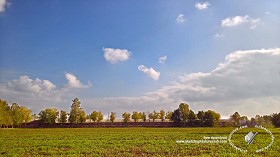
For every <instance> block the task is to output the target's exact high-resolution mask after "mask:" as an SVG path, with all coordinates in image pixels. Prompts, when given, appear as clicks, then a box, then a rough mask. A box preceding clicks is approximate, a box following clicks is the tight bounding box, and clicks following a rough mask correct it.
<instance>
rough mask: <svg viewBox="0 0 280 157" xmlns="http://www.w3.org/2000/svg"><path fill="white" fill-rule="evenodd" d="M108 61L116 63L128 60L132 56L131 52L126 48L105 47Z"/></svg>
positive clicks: (105, 56) (105, 55)
mask: <svg viewBox="0 0 280 157" xmlns="http://www.w3.org/2000/svg"><path fill="white" fill-rule="evenodd" d="M103 52H104V58H105V59H106V61H108V62H110V63H112V64H115V63H118V62H122V61H126V60H128V59H129V57H130V56H131V52H130V51H128V50H126V49H113V48H103Z"/></svg>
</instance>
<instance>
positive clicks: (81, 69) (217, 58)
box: [0, 0, 280, 116]
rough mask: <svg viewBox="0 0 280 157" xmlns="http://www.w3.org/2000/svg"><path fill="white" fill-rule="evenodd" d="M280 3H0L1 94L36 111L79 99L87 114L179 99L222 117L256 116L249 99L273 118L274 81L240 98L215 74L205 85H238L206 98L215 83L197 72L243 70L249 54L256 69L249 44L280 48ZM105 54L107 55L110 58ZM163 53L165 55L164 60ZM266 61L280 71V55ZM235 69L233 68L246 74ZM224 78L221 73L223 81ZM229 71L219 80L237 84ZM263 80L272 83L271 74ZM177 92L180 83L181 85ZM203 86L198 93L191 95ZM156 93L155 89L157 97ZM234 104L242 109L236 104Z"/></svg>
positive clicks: (166, 105)
mask: <svg viewBox="0 0 280 157" xmlns="http://www.w3.org/2000/svg"><path fill="white" fill-rule="evenodd" d="M279 3H280V2H279V1H277V0H270V1H261V0H258V1H255V0H254V1H253V0H245V1H235V2H232V1H208V2H207V1H167V0H166V1H162V0H160V1H159V0H158V1H131V0H122V1H87V0H85V1H74V0H71V1H63V0H53V1H36V0H28V1H12V0H0V83H1V86H2V87H3V88H2V91H0V95H1V98H2V99H7V100H8V101H9V102H18V103H19V104H22V105H26V106H28V107H30V108H31V109H32V110H33V111H34V112H35V113H36V112H39V111H40V110H42V109H44V108H45V107H57V108H59V109H65V110H69V107H70V104H71V100H72V99H73V98H74V97H79V98H80V99H81V100H82V103H83V104H82V105H83V106H84V108H85V109H87V110H88V111H87V112H90V111H91V110H93V109H96V110H101V111H103V112H109V111H116V112H118V113H119V114H120V113H121V112H123V111H125V110H127V111H133V110H141V111H149V110H150V111H152V110H159V109H161V108H162V109H165V110H174V109H175V108H176V107H177V106H178V103H179V102H180V101H185V102H188V103H189V104H190V106H191V108H193V109H194V110H195V111H197V110H207V109H215V110H218V112H220V113H221V114H222V115H223V116H228V115H229V114H230V113H231V112H232V113H233V112H234V111H235V110H238V111H240V112H241V114H245V115H249V116H253V115H254V114H255V113H250V112H248V111H246V109H244V108H240V105H241V104H243V103H246V104H248V102H250V103H249V104H250V105H251V106H253V105H255V104H256V103H257V104H258V105H260V107H259V108H256V109H255V112H256V113H257V112H260V113H259V114H270V113H271V112H273V111H275V106H276V108H277V109H278V110H279V109H280V107H279V106H280V103H279V99H280V98H279V96H280V91H279V90H277V89H276V87H277V86H274V87H272V88H275V89H271V95H266V94H264V93H267V91H266V92H264V91H265V90H263V92H261V93H263V94H256V95H254V94H253V95H251V94H248V93H247V95H248V96H246V97H245V98H244V97H243V96H242V94H240V93H242V91H244V90H242V89H240V93H239V91H238V90H237V91H235V89H234V90H233V89H232V88H230V87H228V86H227V85H224V86H221V84H222V83H221V82H219V81H217V79H215V80H211V79H213V78H214V77H211V79H210V78H209V79H208V80H207V81H209V82H214V83H213V84H211V88H209V89H217V88H218V87H221V88H222V89H225V91H232V92H230V93H231V94H228V95H226V94H225V96H221V98H220V100H219V99H217V100H216V99H215V101H214V100H212V99H210V98H209V95H207V94H211V93H210V92H209V91H207V90H206V91H205V90H203V89H204V88H205V87H207V89H208V87H209V86H210V85H209V82H207V83H205V82H203V83H201V80H204V79H202V78H200V77H206V76H204V75H203V76H201V75H199V74H209V73H210V74H211V76H213V75H214V74H213V70H214V69H217V68H219V67H220V65H221V64H222V63H224V64H225V65H227V64H230V65H231V64H232V65H233V66H234V67H235V66H236V67H240V66H239V64H238V63H240V62H241V61H244V60H245V59H247V60H246V63H250V65H248V67H250V68H251V69H250V70H249V71H246V72H248V73H250V72H252V73H253V71H254V69H253V67H256V66H255V65H254V64H255V62H250V61H252V58H255V57H256V56H255V55H256V53H251V51H252V50H255V52H257V53H260V54H263V52H264V51H265V54H266V55H271V54H272V53H274V52H275V51H276V52H278V51H279V50H278V49H277V48H279V47H280V45H279V44H280V29H279V26H280V22H279V21H280V11H279V10H280V4H279ZM239 50H242V51H243V52H244V53H248V55H249V56H250V57H251V58H250V57H248V56H247V55H244V56H242V57H243V58H242V57H241V59H240V58H238V59H239V60H238V59H237V61H236V62H234V63H232V62H230V61H229V60H226V59H225V58H226V56H229V55H231V54H233V55H234V54H235V55H237V54H239V53H237V52H236V51H239ZM260 50H263V51H261V52H260ZM105 53H107V54H108V55H109V56H107V58H106V57H105ZM164 56H166V57H165V58H166V59H165V61H164V62H163V63H159V58H160V57H164ZM237 56H238V55H237ZM228 58H230V57H228ZM233 58H234V57H233ZM257 58H258V57H257ZM274 58H275V57H274ZM268 60H269V61H267V62H271V61H270V59H268ZM272 60H273V59H272ZM256 62H257V61H256ZM267 62H262V66H261V67H263V66H265V67H266V68H267V69H268V71H271V69H270V68H273V67H276V77H277V76H278V75H277V68H278V67H279V64H278V63H279V62H278V61H277V60H275V64H272V65H270V64H269V65H270V66H267V65H268V64H267ZM240 64H241V63H240ZM141 65H143V66H141ZM228 67H229V68H232V66H228ZM220 68H221V67H220ZM222 68H224V69H226V68H227V67H222ZM267 69H266V70H267ZM226 70H228V72H230V71H231V70H232V69H226ZM239 70H240V71H238V72H239V73H237V74H243V72H244V71H242V69H239ZM255 70H258V69H255ZM272 71H273V70H272ZM279 73H280V72H279ZM192 74H198V75H199V78H196V80H195V81H197V82H196V83H194V84H193V83H192V79H193V78H192V79H191V80H188V79H187V81H185V79H184V78H189V77H190V76H194V75H192ZM227 74H228V73H223V75H224V76H223V78H226V76H227ZM279 75H280V74H279ZM21 76H25V77H21ZM67 76H68V77H67ZM195 76H197V75H195ZM230 76H231V78H230V79H229V78H228V79H225V80H222V81H224V83H225V82H227V81H229V82H228V83H229V84H231V81H232V80H231V79H235V80H238V79H239V78H235V77H237V76H236V75H233V74H232V75H230ZM244 76H247V75H244ZM263 76H264V78H263V80H266V78H267V77H273V76H274V75H271V76H267V75H263ZM207 77H208V76H207ZM209 77H210V76H209ZM232 77H233V78H232ZM250 78H251V75H248V77H245V78H243V79H242V80H246V81H245V82H246V83H245V82H244V84H243V83H240V82H238V81H237V82H235V81H232V82H235V83H236V84H232V86H233V87H234V86H236V87H238V86H239V85H240V86H243V87H244V85H245V86H247V85H248V84H250V81H249V79H250ZM36 79H37V81H36ZM197 79H198V80H197ZM43 80H46V81H48V82H49V84H46V83H44V81H43ZM46 81H45V82H46ZM275 81H276V82H273V83H276V84H277V83H279V80H277V79H276V80H275ZM252 82H253V83H254V81H252ZM255 83H258V81H255ZM268 84H269V82H268ZM264 85H266V84H265V83H264ZM170 86H171V87H173V88H172V89H169V88H168V89H169V90H168V91H165V92H163V93H167V95H168V96H166V97H164V98H163V97H162V95H160V94H159V93H160V91H164V90H163V89H166V88H167V87H170ZM174 86H176V87H174ZM190 86H191V87H192V88H190ZM171 87H170V88H171ZM183 87H185V88H183ZM197 87H200V88H197ZM29 88H30V90H26V89H29ZM179 88H180V89H181V88H183V89H182V90H179V91H178V89H179ZM175 89H176V91H178V92H180V94H177V95H181V94H184V96H183V97H178V98H177V96H174V93H172V92H171V93H170V91H174V90H175ZM190 89H191V90H190ZM205 89H206V88H205ZM199 90H202V91H200V92H198V93H197V95H194V93H196V92H197V91H199ZM207 92H208V93H207ZM151 93H153V94H154V93H157V94H156V96H155V95H153V96H151V95H150V94H151ZM175 93H176V92H175ZM205 93H206V94H205ZM233 93H235V94H233ZM268 93H270V92H268ZM203 94H205V95H203ZM30 95H32V96H30ZM159 95H160V96H159ZM201 95H202V96H201ZM245 95H246V94H245ZM56 96H57V97H56ZM199 96H201V97H199ZM212 96H213V95H212ZM215 96H216V97H218V96H220V95H217V93H216V95H215ZM46 97H48V99H50V100H47V99H46ZM143 97H144V98H143ZM146 97H151V99H153V100H150V99H147V100H146ZM213 97H214V96H213ZM233 97H234V100H232V98H233ZM272 97H273V98H272ZM52 98H53V99H54V100H52ZM254 98H257V99H260V100H258V101H257V100H256V99H254ZM143 99H145V100H143ZM154 99H157V100H158V101H157V100H154ZM251 99H254V101H251ZM236 101H238V104H239V105H232V104H236V103H237V102H236ZM264 101H265V102H266V103H264ZM271 101H272V102H273V103H271ZM143 103H146V104H147V105H146V106H145V105H143ZM266 104H267V105H271V104H272V105H274V106H273V109H267V110H262V109H263V108H267V105H266ZM250 105H249V106H248V108H250ZM241 106H242V105H241ZM221 108H223V109H221Z"/></svg>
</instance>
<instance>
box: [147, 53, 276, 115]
mask: <svg viewBox="0 0 280 157" xmlns="http://www.w3.org/2000/svg"><path fill="white" fill-rule="evenodd" d="M149 95H150V96H152V97H160V98H162V100H164V99H174V100H182V101H188V102H191V103H192V104H200V105H201V104H212V105H213V106H211V108H213V107H216V108H217V109H218V110H220V112H221V111H222V112H226V110H227V109H229V108H230V109H229V110H228V111H227V112H232V110H233V109H234V110H236V111H241V112H242V113H246V114H248V115H250V114H256V113H259V112H264V111H266V112H267V113H273V112H274V111H275V108H274V109H268V108H267V107H266V106H265V105H269V106H271V104H268V103H267V102H271V101H273V102H274V104H275V102H278V103H280V101H279V99H276V98H277V97H278V98H279V96H280V49H279V48H277V49H267V50H264V49H263V50H248V51H236V52H234V53H231V54H229V55H228V56H226V58H225V61H224V62H223V63H220V64H219V65H218V66H217V68H215V69H214V70H213V71H211V72H209V73H191V74H187V75H184V76H181V77H180V81H179V82H177V83H175V84H173V85H169V86H164V87H162V88H161V89H159V90H158V91H156V92H151V93H149ZM237 102H238V103H237ZM262 102H263V103H262ZM264 102H266V103H264ZM235 103H236V104H235ZM256 103H257V104H258V105H259V108H262V111H260V110H258V109H256V108H255V106H254V105H255V104H256ZM243 106H244V107H243ZM250 107H251V109H250V110H246V109H245V108H250ZM222 108H223V109H222ZM277 109H278V110H279V109H280V105H279V106H278V107H277ZM250 112H252V113H250Z"/></svg>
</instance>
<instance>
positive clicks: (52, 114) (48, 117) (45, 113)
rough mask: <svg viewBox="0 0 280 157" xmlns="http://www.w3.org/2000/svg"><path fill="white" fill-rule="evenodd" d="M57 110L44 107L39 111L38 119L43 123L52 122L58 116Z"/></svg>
mask: <svg viewBox="0 0 280 157" xmlns="http://www.w3.org/2000/svg"><path fill="white" fill-rule="evenodd" d="M58 114H59V112H58V110H57V109H56V108H46V109H45V110H42V111H41V112H40V113H39V119H40V120H41V121H42V122H43V123H48V124H54V123H55V122H56V119H57V118H58Z"/></svg>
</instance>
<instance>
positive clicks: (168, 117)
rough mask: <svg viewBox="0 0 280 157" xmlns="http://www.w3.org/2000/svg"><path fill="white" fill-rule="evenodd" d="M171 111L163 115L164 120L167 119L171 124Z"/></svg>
mask: <svg viewBox="0 0 280 157" xmlns="http://www.w3.org/2000/svg"><path fill="white" fill-rule="evenodd" d="M172 113H173V112H172V111H168V112H167V113H166V115H165V119H169V121H170V122H171V121H172Z"/></svg>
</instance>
